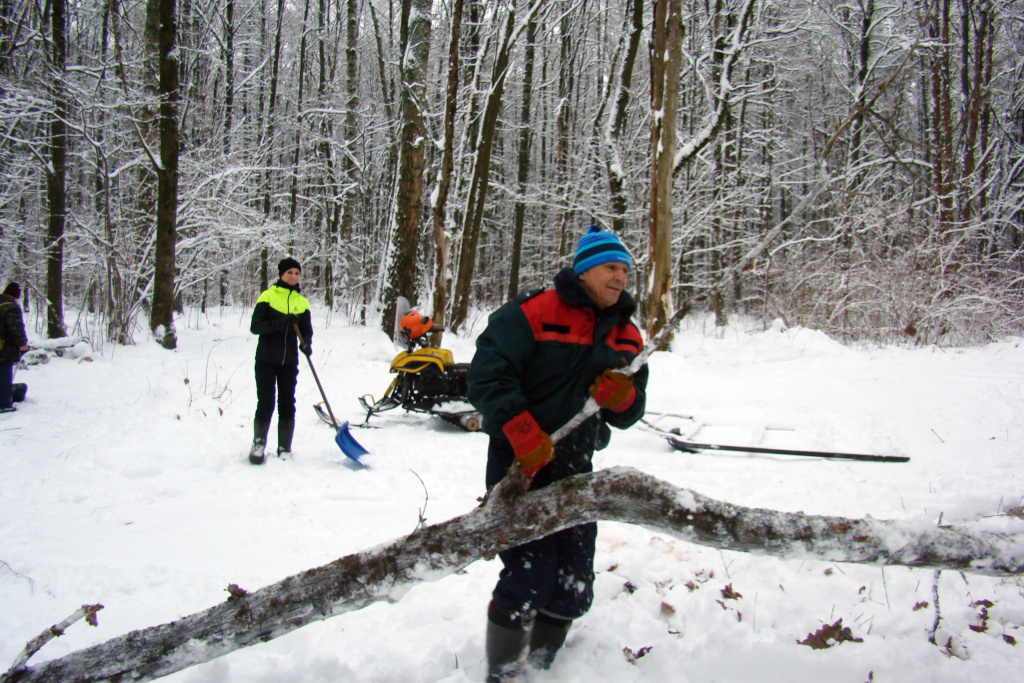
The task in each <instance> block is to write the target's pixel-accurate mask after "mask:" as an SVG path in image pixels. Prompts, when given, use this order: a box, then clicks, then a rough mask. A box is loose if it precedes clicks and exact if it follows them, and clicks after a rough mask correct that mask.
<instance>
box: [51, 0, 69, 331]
mask: <svg viewBox="0 0 1024 683" xmlns="http://www.w3.org/2000/svg"><path fill="white" fill-rule="evenodd" d="M66 13H67V3H66V1H65V0H54V2H53V8H52V10H51V15H50V26H51V34H50V43H51V45H50V48H51V50H50V56H51V65H52V69H53V74H52V79H53V80H52V81H51V86H52V88H53V118H52V119H51V120H50V166H49V168H48V169H47V170H46V199H47V204H48V205H49V217H48V219H49V223H48V228H47V232H46V336H48V337H50V338H51V339H54V338H57V337H63V336H65V335H66V334H67V331H66V328H65V326H64V224H65V222H66V211H67V196H66V193H65V186H64V183H65V175H66V157H67V145H68V140H67V124H66V123H65V118H66V117H67V101H66V97H67V96H66V94H65V87H64V76H65V72H66V69H67V28H66V19H65V17H66Z"/></svg>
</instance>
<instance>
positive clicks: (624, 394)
mask: <svg viewBox="0 0 1024 683" xmlns="http://www.w3.org/2000/svg"><path fill="white" fill-rule="evenodd" d="M589 391H590V395H591V396H593V397H594V400H595V401H597V405H599V406H601V407H602V408H607V409H608V410H610V411H612V412H613V413H621V412H622V411H623V410H625V409H626V408H628V407H630V406H631V405H633V401H635V400H636V388H635V387H634V386H633V376H632V375H624V374H622V373H621V372H616V371H615V370H612V369H611V368H608V369H607V370H605V371H604V372H602V373H601V374H600V375H598V376H597V379H595V380H594V383H593V384H591V385H590V389H589Z"/></svg>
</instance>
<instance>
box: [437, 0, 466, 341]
mask: <svg viewBox="0 0 1024 683" xmlns="http://www.w3.org/2000/svg"><path fill="white" fill-rule="evenodd" d="M461 37H462V0H455V4H454V5H453V7H452V23H451V28H450V33H449V39H448V88H447V90H446V92H445V99H444V138H443V140H442V142H441V144H442V147H443V148H442V150H441V169H440V172H439V174H438V180H437V193H436V196H435V199H434V208H433V219H434V250H435V251H434V313H433V319H434V323H435V325H436V326H437V327H444V324H445V318H446V309H447V307H448V281H449V275H448V261H449V256H450V254H451V246H452V238H451V235H450V234H449V232H448V230H447V227H448V226H447V221H448V213H447V209H448V192H449V189H450V188H451V181H452V170H453V168H454V167H455V162H454V151H453V149H452V148H453V147H454V145H455V109H456V105H457V102H458V96H459V39H460V38H461ZM431 343H432V344H435V345H438V346H439V345H440V344H441V334H440V333H436V334H435V335H434V336H432V337H431Z"/></svg>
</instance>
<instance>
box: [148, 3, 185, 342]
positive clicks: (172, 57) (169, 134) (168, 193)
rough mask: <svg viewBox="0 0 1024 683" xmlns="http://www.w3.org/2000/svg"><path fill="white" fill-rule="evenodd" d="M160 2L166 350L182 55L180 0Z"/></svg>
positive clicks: (156, 324) (161, 266)
mask: <svg viewBox="0 0 1024 683" xmlns="http://www.w3.org/2000/svg"><path fill="white" fill-rule="evenodd" d="M150 2H157V3H159V7H158V10H157V11H158V12H159V16H160V26H159V29H158V32H157V36H158V46H159V59H158V62H157V63H158V68H159V70H160V125H159V129H160V164H159V167H158V168H157V179H158V187H157V208H156V250H155V257H154V258H155V264H154V273H153V310H152V312H151V313H150V320H149V325H150V329H151V330H152V331H153V333H154V334H155V335H156V336H157V337H158V338H159V339H160V342H161V343H162V344H163V346H164V348H167V349H173V348H174V347H175V346H177V336H176V335H175V332H174V261H175V257H174V252H175V247H176V242H177V233H178V53H177V23H176V22H177V17H176V0H150Z"/></svg>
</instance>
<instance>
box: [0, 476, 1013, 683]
mask: <svg viewBox="0 0 1024 683" xmlns="http://www.w3.org/2000/svg"><path fill="white" fill-rule="evenodd" d="M516 474H518V473H516ZM522 484H523V482H522V479H521V475H518V477H516V476H509V477H506V478H505V480H504V481H503V482H502V483H501V484H499V485H498V487H496V488H495V489H494V490H493V491H492V492H491V493H490V495H489V496H488V497H487V499H486V500H485V501H484V503H483V504H482V505H481V506H480V507H478V508H476V509H475V510H473V511H472V512H470V513H468V514H466V515H463V516H461V517H456V518H453V519H451V520H448V521H446V522H442V523H440V524H435V525H432V526H427V527H422V528H420V529H418V530H416V531H415V532H413V533H412V534H410V535H408V536H406V537H404V538H400V539H397V540H395V541H392V542H390V543H386V544H384V545H381V546H378V547H376V548H371V549H367V550H364V551H362V552H359V553H355V554H353V555H348V556H346V557H342V558H340V559H338V560H335V561H334V562H331V563H330V564H327V565H324V566H322V567H317V568H315V569H309V570H307V571H304V572H302V573H299V574H296V575H294V576H290V577H288V578H286V579H283V580H282V581H279V582H277V583H275V584H272V585H270V586H266V587H264V588H261V589H259V590H257V591H254V592H251V593H249V592H246V591H244V590H242V589H240V588H238V587H237V586H234V585H232V586H231V587H230V590H229V593H230V597H229V598H228V600H227V601H226V602H224V603H222V604H219V605H216V606H214V607H211V608H209V609H207V610H205V611H203V612H198V613H196V614H193V615H191V616H188V617H184V618H182V619H179V620H177V621H173V622H170V623H167V624H163V625H161V626H154V627H151V628H146V629H142V630H139V631H133V632H131V633H128V634H126V635H123V636H119V637H117V638H113V639H111V640H109V641H106V642H104V643H100V644H98V645H95V646H93V647H90V648H87V649H84V650H79V651H77V652H73V653H71V654H69V655H67V656H65V657H62V658H60V659H55V660H52V661H49V662H44V663H42V664H40V665H38V666H35V667H26V666H20V667H18V668H17V669H11V670H10V671H8V672H7V673H6V674H4V675H3V676H2V677H0V682H2V683H15V682H17V683H29V682H35V681H48V682H50V683H54V682H62V681H76V682H92V681H109V680H116V681H145V680H152V679H155V678H159V677H161V676H166V675H168V674H171V673H174V672H176V671H180V670H182V669H185V668H188V667H190V666H194V665H196V664H200V663H203V662H207V661H210V660H213V659H216V658H217V657H221V656H223V655H226V654H228V653H229V652H232V651H234V650H238V649H240V648H243V647H247V646H249V645H253V644H256V643H261V642H266V641H269V640H272V639H274V638H277V637H279V636H282V635H284V634H286V633H289V632H291V631H294V630H296V629H298V628H301V627H302V626H305V625H307V624H310V623H313V622H315V621H319V620H322V619H326V618H329V617H332V616H335V615H339V614H343V613H345V612H351V611H355V610H358V609H361V608H363V607H365V606H367V605H369V604H371V603H374V602H379V601H388V602H394V601H396V600H398V599H400V598H401V597H402V596H403V595H404V594H405V592H407V591H408V590H409V589H410V588H412V587H413V586H414V585H416V584H417V583H419V582H422V581H429V580H437V579H440V578H442V577H445V576H448V575H450V574H452V573H454V572H456V571H459V570H460V569H463V568H465V567H466V566H468V565H470V564H471V563H473V562H475V561H476V560H478V559H481V558H489V557H493V556H494V555H495V554H496V553H498V552H500V551H501V550H504V549H506V548H509V547H511V546H514V545H519V544H521V543H525V542H528V541H531V540H533V539H537V538H540V537H542V536H546V535H548V534H550V533H553V532H555V531H557V530H559V529H564V528H566V527H569V526H574V525H576V524H581V523H584V522H594V521H616V522H623V523H627V524H637V525H640V526H643V527H645V528H648V529H651V530H654V531H657V532H661V533H668V534H672V535H674V536H677V537H679V538H682V539H683V540H686V541H689V542H692V543H696V544H700V545H705V546H709V547H713V548H720V549H730V550H737V551H748V552H759V553H765V554H771V555H774V556H778V557H781V558H794V559H820V560H827V561H830V562H856V563H868V564H893V565H905V566H910V567H922V568H923V567H927V568H935V569H954V570H959V571H970V572H975V573H981V574H988V575H992V576H1011V575H1018V574H1021V573H1024V533H1022V534H1019V535H1008V534H997V533H992V532H986V531H979V530H971V529H969V528H950V527H935V526H933V525H932V524H930V523H928V522H896V521H885V520H875V519H860V520H853V519H845V518H842V517H822V516H811V515H805V514H803V513H799V512H796V513H787V512H776V511H772V510H762V509H754V508H744V507H741V506H738V505H731V504H729V503H724V502H721V501H716V500H713V499H710V498H707V497H705V496H702V495H700V494H698V493H695V492H693V491H689V490H686V489H680V488H677V487H675V486H672V485H671V484H668V483H666V482H664V481H661V480H659V479H656V478H654V477H651V476H649V475H647V474H644V473H642V472H639V471H637V470H634V469H631V468H621V467H618V468H612V469H608V470H603V471H600V472H595V473H592V474H584V475H579V476H576V477H572V478H570V479H565V480H563V481H560V482H558V483H556V484H553V485H551V486H549V487H547V488H544V489H541V490H538V491H530V492H528V493H521V491H522V488H523V487H522Z"/></svg>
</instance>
